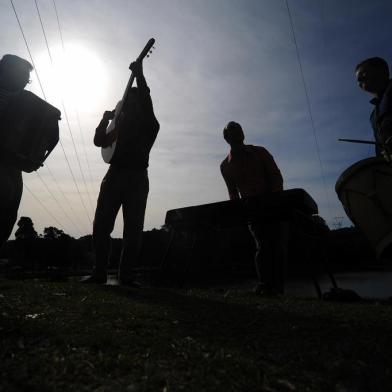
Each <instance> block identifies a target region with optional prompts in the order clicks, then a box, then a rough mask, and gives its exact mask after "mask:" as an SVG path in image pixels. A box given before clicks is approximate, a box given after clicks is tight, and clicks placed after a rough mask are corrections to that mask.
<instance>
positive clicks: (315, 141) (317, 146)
mask: <svg viewBox="0 0 392 392" xmlns="http://www.w3.org/2000/svg"><path fill="white" fill-rule="evenodd" d="M285 3H286V7H287V13H288V16H289V20H290V27H291V33H292V35H293V41H294V46H295V51H296V54H297V60H298V65H299V71H300V74H301V80H302V84H303V87H304V91H305V97H306V104H307V106H308V112H309V119H310V123H311V126H312V131H313V136H314V143H315V146H316V152H317V157H318V161H319V164H320V171H321V176H322V179H323V185H324V192H325V196H326V198H327V207H328V212H329V215H330V216H331V206H330V201H329V197H328V192H327V182H326V180H325V174H324V167H323V163H322V160H321V154H320V147H319V143H318V139H317V133H316V126H315V123H314V119H313V113H312V106H311V104H310V98H309V92H308V88H307V86H306V81H305V75H304V71H303V67H302V61H301V56H300V53H299V48H298V43H297V38H296V35H295V29H294V22H293V17H292V15H291V11H290V6H289V2H288V0H285Z"/></svg>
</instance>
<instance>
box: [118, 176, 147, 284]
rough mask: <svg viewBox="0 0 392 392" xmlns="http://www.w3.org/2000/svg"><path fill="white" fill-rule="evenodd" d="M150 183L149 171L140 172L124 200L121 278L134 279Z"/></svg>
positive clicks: (131, 183)
mask: <svg viewBox="0 0 392 392" xmlns="http://www.w3.org/2000/svg"><path fill="white" fill-rule="evenodd" d="M148 191H149V183H148V176H147V172H142V173H138V174H136V175H135V176H134V178H133V179H132V181H130V183H129V186H128V188H127V192H126V194H125V196H124V202H123V218H124V232H123V248H122V252H121V260H120V268H119V279H120V280H122V281H124V282H126V281H128V280H132V272H133V268H134V267H135V266H136V264H137V262H138V258H139V254H140V250H141V245H142V237H143V225H144V214H145V210H146V203H147V196H148Z"/></svg>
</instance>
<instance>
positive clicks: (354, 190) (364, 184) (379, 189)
mask: <svg viewBox="0 0 392 392" xmlns="http://www.w3.org/2000/svg"><path fill="white" fill-rule="evenodd" d="M335 190H336V193H337V194H338V197H339V199H340V201H341V202H342V204H343V207H344V210H345V211H346V214H347V215H348V217H349V218H350V219H351V221H352V222H353V223H354V225H355V226H357V227H358V228H359V229H360V230H361V231H362V232H363V233H364V234H365V236H366V237H367V238H368V240H369V242H370V244H371V245H372V247H373V249H374V250H375V252H376V255H377V257H378V258H382V257H383V254H384V251H385V250H386V249H387V248H388V247H389V246H390V245H391V244H392V166H391V165H390V164H388V163H387V162H386V161H385V160H383V159H381V158H367V159H363V160H361V161H359V162H357V163H355V164H354V165H352V166H350V167H349V168H347V169H346V170H345V171H344V172H343V173H342V174H341V176H340V177H339V179H338V181H337V182H336V187H335Z"/></svg>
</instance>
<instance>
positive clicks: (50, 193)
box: [36, 171, 82, 234]
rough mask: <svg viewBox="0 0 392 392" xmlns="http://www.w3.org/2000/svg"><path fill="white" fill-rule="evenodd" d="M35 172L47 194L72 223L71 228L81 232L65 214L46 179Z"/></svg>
mask: <svg viewBox="0 0 392 392" xmlns="http://www.w3.org/2000/svg"><path fill="white" fill-rule="evenodd" d="M36 174H37V176H38V178H39V180H40V181H41V182H42V184H43V185H44V187H45V189H46V190H47V191H48V193H49V195H50V196H51V197H52V198H53V200H54V201H55V202H56V204H57V205H58V206H59V208H60V209H61V211H62V212H63V214H64V215H65V216H66V218H67V219H68V221H69V222H70V223H71V224H72V226H73V228H74V229H76V231H79V232H80V234H81V233H82V231H81V230H80V228H79V227H77V226H76V225H75V223H74V221H73V220H72V219H71V218H70V217H69V215H68V214H67V211H65V209H64V207H63V206H62V205H61V203H60V202H59V200H58V199H57V197H56V196H55V195H54V194H53V192H52V191H51V190H50V189H49V187H48V184H47V183H46V181H45V180H44V179H43V178H42V176H41V175H40V174H39V172H38V171H36Z"/></svg>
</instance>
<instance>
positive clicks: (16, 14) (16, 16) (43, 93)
mask: <svg viewBox="0 0 392 392" xmlns="http://www.w3.org/2000/svg"><path fill="white" fill-rule="evenodd" d="M10 3H11V6H12V9H13V10H14V14H15V18H16V20H17V22H18V25H19V30H20V32H21V33H22V37H23V40H24V42H25V44H26V48H27V52H28V53H29V56H30V60H31V64H32V65H33V67H34V71H35V74H36V75H37V80H38V84H39V86H40V88H41V91H42V95H43V96H44V98H45V101H46V95H45V92H44V89H43V87H42V83H41V79H40V77H39V74H38V70H37V67H36V66H35V64H34V60H33V56H32V55H31V52H30V47H29V44H28V43H27V39H26V36H25V35H24V32H23V29H22V25H21V23H20V20H19V16H18V13H17V12H16V8H15V6H14V3H13V1H12V0H10Z"/></svg>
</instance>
